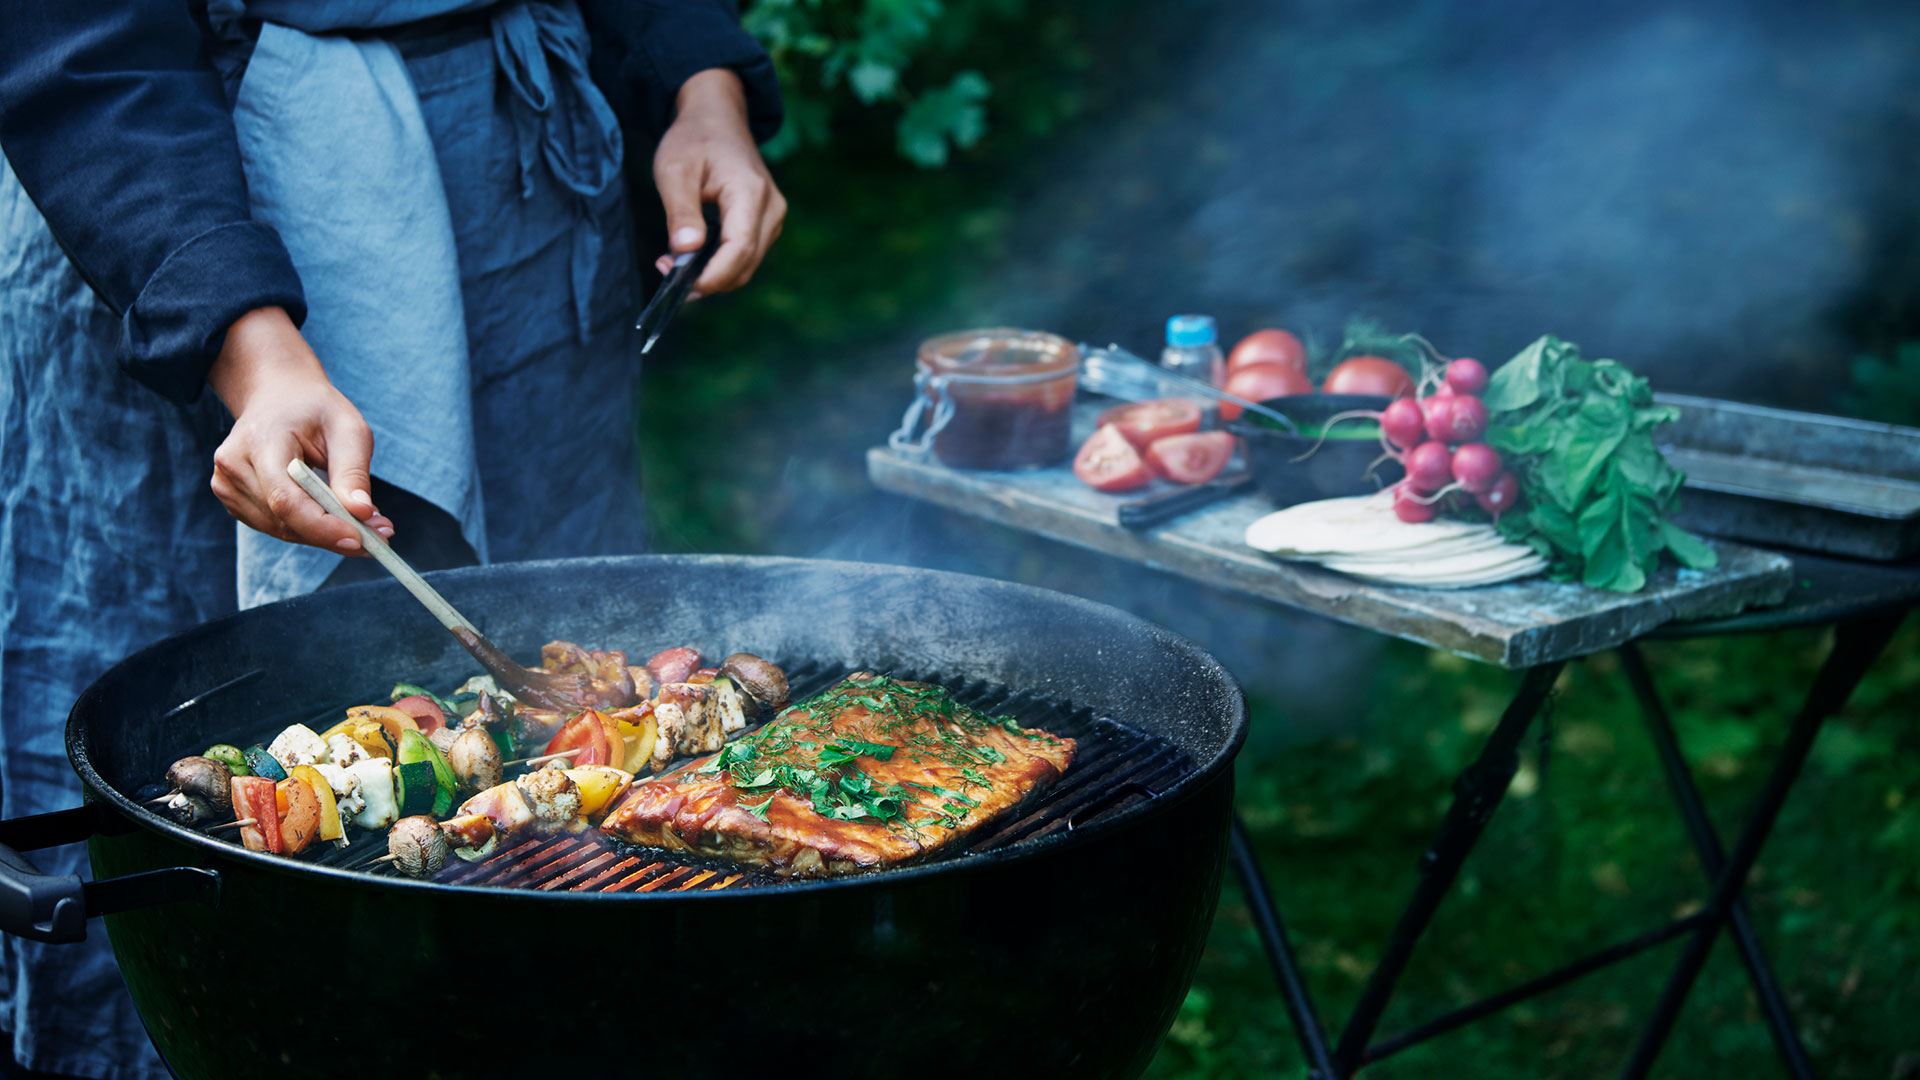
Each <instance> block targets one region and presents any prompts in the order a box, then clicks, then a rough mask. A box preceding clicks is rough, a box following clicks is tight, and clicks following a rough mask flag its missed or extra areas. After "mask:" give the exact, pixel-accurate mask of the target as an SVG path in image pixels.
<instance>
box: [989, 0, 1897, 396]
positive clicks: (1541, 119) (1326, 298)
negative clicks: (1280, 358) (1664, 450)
mask: <svg viewBox="0 0 1920 1080" xmlns="http://www.w3.org/2000/svg"><path fill="white" fill-rule="evenodd" d="M1206 10H1208V11H1209V12H1210V16H1211V17H1210V18H1208V19H1207V21H1206V26H1207V31H1206V33H1205V34H1204V35H1203V36H1202V37H1201V38H1200V40H1198V41H1196V42H1193V43H1190V44H1188V45H1187V46H1185V47H1184V48H1182V49H1180V50H1178V51H1174V52H1170V53H1169V55H1168V56H1167V58H1166V59H1167V60H1168V62H1169V63H1170V65H1171V66H1172V70H1165V71H1155V72H1152V73H1142V75H1143V77H1142V79H1141V85H1140V87H1139V92H1138V93H1137V94H1136V95H1133V96H1131V97H1129V98H1126V99H1123V101H1122V103H1121V104H1120V105H1119V106H1118V107H1117V108H1116V109H1114V110H1113V111H1112V112H1111V113H1110V114H1107V115H1103V116H1100V117H1098V118H1095V119H1094V120H1092V121H1090V122H1089V123H1088V124H1086V125H1083V126H1082V127H1081V128H1080V129H1079V130H1078V131H1077V132H1076V133H1075V136H1074V138H1073V151H1072V153H1071V154H1069V155H1066V156H1065V158H1064V161H1049V162H1047V164H1046V169H1045V180H1044V183H1043V184H1041V185H1040V186H1038V187H1037V188H1036V189H1035V191H1034V195H1035V196H1036V197H1035V198H1034V199H1033V201H1032V202H1031V204H1030V205H1031V211H1030V213H1028V214H1027V215H1026V217H1025V219H1024V220H1023V221H1022V223H1021V226H1020V232H1021V234H1022V236H1023V237H1025V238H1026V244H1025V249H1026V250H1027V251H1029V252H1031V253H1032V257H1031V258H1030V259H1028V260H1026V261H1025V262H1024V263H1023V264H1022V265H1018V266H1016V267H1013V268H1011V270H1010V275H1011V281H1010V288H1009V289H1008V290H1007V296H1006V299H1007V301H1008V303H1009V304H1010V305H1011V306H1013V307H1015V308H1016V309H1017V312H1018V315H1019V318H1020V320H1021V321H1022V322H1025V323H1028V324H1031V325H1037V326H1047V327H1063V328H1067V330H1068V332H1072V333H1077V334H1082V335H1087V336H1095V337H1102V338H1107V337H1114V338H1119V339H1120V340H1122V341H1128V342H1132V343H1134V344H1135V345H1136V346H1139V347H1150V346H1152V345H1154V344H1155V343H1156V342H1157V339H1158V332H1159V327H1158V321H1159V320H1160V319H1162V318H1164V316H1165V315H1167V314H1171V313H1173V312H1174V311H1176V310H1198V311H1207V312H1210V313H1212V314H1214V315H1216V316H1217V317H1219V318H1220V320H1221V324H1222V327H1223V331H1224V332H1225V333H1226V334H1227V335H1228V336H1229V337H1231V336H1234V335H1237V334H1239V333H1243V332H1245V331H1247V330H1250V329H1253V328H1254V327H1256V326H1258V325H1263V324H1269V323H1271V324H1277V325H1284V326H1289V327H1293V328H1296V329H1298V330H1301V331H1304V332H1307V333H1310V334H1312V335H1313V336H1314V337H1316V338H1317V339H1318V340H1320V341H1321V342H1323V343H1327V344H1331V343H1333V342H1334V341H1336V340H1337V339H1338V336H1339V333H1340V329H1341V327H1342V325H1343V323H1344V322H1345V321H1346V319H1347V318H1349V317H1350V316H1352V315H1355V314H1365V315H1371V316H1374V317H1377V318H1379V319H1381V320H1383V321H1385V322H1386V323H1388V324H1389V325H1391V326H1394V327H1396V328H1406V329H1419V330H1422V331H1424V332H1426V333H1427V334H1428V335H1429V336H1430V337H1433V338H1434V339H1435V340H1436V341H1438V342H1439V344H1440V345H1441V347H1442V348H1443V349H1447V350H1449V351H1453V352H1456V353H1459V354H1467V355H1478V356H1481V357H1483V358H1486V359H1489V360H1493V361H1496V362H1497V361H1498V360H1501V359H1504V358H1505V357H1507V356H1510V355H1512V353H1513V352H1515V351H1517V350H1518V349H1519V347H1520V346H1522V345H1524V344H1525V343H1526V342H1527V341H1529V340H1531V339H1532V338H1534V337H1536V336H1538V335H1539V334H1541V333H1545V332H1555V333H1559V334H1561V335H1562V336H1565V337H1570V338H1573V339H1575V340H1577V341H1580V342H1581V343H1582V344H1583V345H1584V346H1586V347H1587V348H1588V349H1589V350H1590V351H1592V352H1597V353H1601V354H1605V355H1612V356H1616V357H1618V358H1620V359H1622V360H1624V361H1626V362H1627V363H1629V364H1630V365H1633V366H1635V367H1637V368H1639V369H1642V370H1644V371H1646V372H1648V373H1649V374H1651V375H1653V376H1654V377H1655V380H1656V382H1657V383H1658V384H1660V385H1664V386H1667V387H1670V388H1672V389H1676V390H1689V391H1695V392H1705V393H1714V394H1719V395H1722V396H1730V397H1738V398H1746V399H1756V400H1770V401H1777V402H1782V403H1788V404H1795V405H1799V406H1801V407H1805V406H1806V405H1807V404H1808V402H1809V401H1815V402H1818V401H1821V400H1822V396H1821V395H1822V394H1823V393H1824V391H1825V390H1826V389H1827V384H1828V382H1829V381H1830V379H1831V376H1832V374H1833V373H1834V371H1835V370H1837V369H1839V368H1840V367H1841V365H1842V363H1843V362H1844V360H1845V359H1846V358H1848V357H1849V356H1850V355H1851V353H1852V351H1854V350H1855V349H1857V348H1859V347H1861V346H1862V345H1865V344H1873V342H1871V341H1866V340H1863V335H1864V333H1865V328H1863V327H1861V326H1858V325H1853V326H1849V325H1844V324H1842V323H1841V322H1840V321H1839V320H1837V319H1836V318H1835V317H1834V313H1835V312H1836V311H1841V310H1846V309H1847V308H1848V307H1849V306H1850V304H1851V303H1852V301H1853V300H1854V299H1855V298H1856V297H1858V296H1859V295H1860V294H1862V293H1885V292H1886V291H1887V290H1888V289H1889V288H1892V289H1895V290H1899V295H1901V296H1902V297H1904V303H1905V312H1906V314H1905V318H1906V324H1907V328H1908V331H1909V332H1911V333H1913V334H1915V335H1920V281H1916V280H1914V279H1913V277H1912V276H1911V275H1909V277H1908V279H1907V280H1904V281H1898V282H1891V283H1890V282H1888V281H1886V280H1884V275H1883V274H1881V272H1880V271H1879V269H1878V266H1877V263H1876V250H1877V249H1876V241H1877V240H1878V239H1879V238H1880V237H1882V236H1884V235H1885V234H1886V233H1887V232H1888V231H1889V230H1896V229H1899V230H1905V231H1906V233H1907V234H1908V235H1909V237H1911V232H1912V229H1913V221H1914V215H1915V208H1916V206H1920V201H1917V200H1916V196H1915V194H1914V191H1915V188H1914V186H1913V184H1912V183H1911V177H1912V176H1913V175H1915V168H1916V166H1920V113H1917V112H1916V110H1915V108H1914V104H1913V103H1914V102H1915V101H1916V100H1920V6H1916V5H1912V4H1892V3H1884V4H1867V5H1848V6H1842V7H1839V8H1836V9H1832V10H1829V6H1826V5H1822V6H1818V7H1817V8H1816V7H1814V6H1807V5H1798V6H1777V7H1775V6H1768V5H1724V6H1723V5H1709V4H1692V5H1679V6H1677V7H1676V6H1675V5H1671V4H1649V3H1624V4H1611V5H1566V4H1557V5H1541V4H1532V3H1522V2H1517V0H1505V2H1503V0H1481V2H1478V3H1475V4H1471V5H1462V4H1457V3H1447V4H1438V3H1430V4H1424V5H1403V4H1365V3H1362V4H1347V3H1340V4H1334V3H1295V4H1265V3H1235V4H1220V5H1209V6H1208V7H1207V8H1206ZM1901 177H1905V178H1906V180H1905V181H1902V180H1900V179H1899V178H1901ZM1889 190H1903V191H1904V192H1905V195H1904V200H1905V205H1904V206H1901V205H1893V206H1889V205H1888V199H1887V197H1886V193H1887V192H1888V191H1889ZM1889 218H1892V220H1889ZM1810 394H1811V395H1813V396H1811V397H1810V396H1809V395H1810Z"/></svg>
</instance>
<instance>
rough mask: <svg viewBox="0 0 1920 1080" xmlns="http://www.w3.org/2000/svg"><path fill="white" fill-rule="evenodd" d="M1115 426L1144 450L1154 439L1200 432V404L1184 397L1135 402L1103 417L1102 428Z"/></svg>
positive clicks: (1117, 407)
mask: <svg viewBox="0 0 1920 1080" xmlns="http://www.w3.org/2000/svg"><path fill="white" fill-rule="evenodd" d="M1108 424H1112V425H1113V426H1114V427H1117V428H1119V429H1120V434H1122V435H1125V436H1126V437H1127V441H1128V442H1130V443H1132V444H1133V445H1134V446H1135V447H1136V448H1138V449H1141V450H1145V449H1146V448H1147V447H1149V446H1151V445H1153V441H1154V440H1155V439H1164V438H1166V437H1167V436H1169V435H1185V434H1187V433H1188V432H1192V431H1199V430H1200V405H1199V403H1198V402H1194V401H1188V400H1187V399H1185V398H1164V399H1162V400H1160V401H1136V402H1134V403H1133V404H1131V405H1115V406H1114V407H1113V408H1111V409H1108V410H1107V411H1106V412H1103V413H1101V414H1100V425H1101V426H1102V427H1104V426H1106V425H1108Z"/></svg>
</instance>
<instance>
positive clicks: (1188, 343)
mask: <svg viewBox="0 0 1920 1080" xmlns="http://www.w3.org/2000/svg"><path fill="white" fill-rule="evenodd" d="M1215 340H1217V335H1216V334H1215V333H1214V329H1213V316H1211V315H1175V316H1174V317H1172V318H1171V319H1168V320H1167V344H1169V345H1172V346H1173V347H1175V348H1199V347H1202V346H1206V345H1211V344H1213V343H1214V341H1215Z"/></svg>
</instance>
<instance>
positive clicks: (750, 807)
mask: <svg viewBox="0 0 1920 1080" xmlns="http://www.w3.org/2000/svg"><path fill="white" fill-rule="evenodd" d="M772 805H773V796H772V795H769V796H767V797H766V798H765V799H762V800H760V802H758V803H745V802H743V803H741V804H740V809H742V810H745V811H746V812H747V813H749V814H752V815H753V816H754V817H757V818H759V819H760V820H761V821H765V820H767V807H769V806H772Z"/></svg>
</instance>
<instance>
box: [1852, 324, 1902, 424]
mask: <svg viewBox="0 0 1920 1080" xmlns="http://www.w3.org/2000/svg"><path fill="white" fill-rule="evenodd" d="M1852 374H1853V383H1852V386H1851V388H1850V389H1849V390H1848V391H1847V393H1846V395H1845V396H1844V397H1843V398H1842V399H1841V404H1842V406H1843V407H1844V408H1845V409H1846V410H1847V412H1848V413H1849V414H1851V415H1854V416H1859V417H1862V418H1864V419H1867V420H1884V421H1885V422H1887V423H1889V424H1910V425H1920V341H1906V342H1902V343H1901V344H1900V346H1899V347H1898V348H1897V349H1895V350H1894V352H1893V355H1891V356H1875V355H1872V354H1865V355H1862V356H1857V357H1855V358H1854V361H1853V372H1852Z"/></svg>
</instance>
